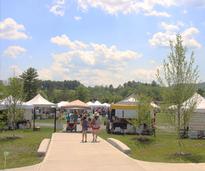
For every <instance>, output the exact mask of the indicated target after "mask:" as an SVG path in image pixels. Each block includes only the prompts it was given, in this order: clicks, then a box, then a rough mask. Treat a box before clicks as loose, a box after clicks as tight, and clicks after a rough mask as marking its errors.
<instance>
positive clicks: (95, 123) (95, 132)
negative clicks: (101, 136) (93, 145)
mask: <svg viewBox="0 0 205 171" xmlns="http://www.w3.org/2000/svg"><path fill="white" fill-rule="evenodd" d="M91 124H92V134H93V140H92V142H97V137H98V132H99V130H100V119H99V113H97V112H95V114H94V118H93V120H92V123H91Z"/></svg>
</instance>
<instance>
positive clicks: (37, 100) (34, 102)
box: [25, 94, 56, 107]
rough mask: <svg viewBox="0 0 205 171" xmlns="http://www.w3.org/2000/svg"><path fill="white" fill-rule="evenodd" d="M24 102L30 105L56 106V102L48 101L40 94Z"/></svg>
mask: <svg viewBox="0 0 205 171" xmlns="http://www.w3.org/2000/svg"><path fill="white" fill-rule="evenodd" d="M25 104H26V105H32V106H34V107H56V104H54V103H52V102H49V101H48V100H46V99H45V98H43V97H42V96H41V95H40V94H38V95H36V96H35V97H34V98H33V99H31V100H29V101H27V102H26V103H25Z"/></svg>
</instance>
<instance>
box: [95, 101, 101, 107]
mask: <svg viewBox="0 0 205 171" xmlns="http://www.w3.org/2000/svg"><path fill="white" fill-rule="evenodd" d="M93 106H94V107H102V103H100V102H99V101H98V100H96V101H95V102H94V103H93Z"/></svg>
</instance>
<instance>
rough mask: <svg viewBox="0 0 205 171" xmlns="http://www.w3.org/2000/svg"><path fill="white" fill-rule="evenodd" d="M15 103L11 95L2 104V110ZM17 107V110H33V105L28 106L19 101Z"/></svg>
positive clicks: (0, 108) (0, 103) (0, 106)
mask: <svg viewBox="0 0 205 171" xmlns="http://www.w3.org/2000/svg"><path fill="white" fill-rule="evenodd" d="M14 101H15V99H14V97H12V96H11V95H10V96H8V97H6V98H5V99H3V100H2V101H1V102H0V110H4V109H7V108H8V106H9V105H12V104H14ZM16 106H17V108H21V109H32V105H29V104H26V103H25V102H22V101H17V102H16Z"/></svg>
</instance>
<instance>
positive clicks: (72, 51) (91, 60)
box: [51, 34, 141, 65]
mask: <svg viewBox="0 0 205 171" xmlns="http://www.w3.org/2000/svg"><path fill="white" fill-rule="evenodd" d="M51 42H52V43H54V44H57V45H59V46H66V47H68V48H69V51H68V52H64V53H61V54H57V55H60V56H61V57H62V56H66V57H67V58H69V59H71V58H78V57H79V58H80V59H81V60H82V61H84V62H85V63H87V64H91V65H93V64H95V61H96V60H97V59H99V58H104V59H106V60H118V61H119V60H131V59H134V58H139V57H141V54H140V53H137V52H135V51H131V50H125V51H121V50H118V49H117V47H116V46H114V45H113V46H110V47H107V46H106V45H105V44H97V43H84V42H82V41H79V40H75V41H72V40H70V38H69V37H68V36H66V35H64V34H63V35H61V36H56V37H52V38H51Z"/></svg>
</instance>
